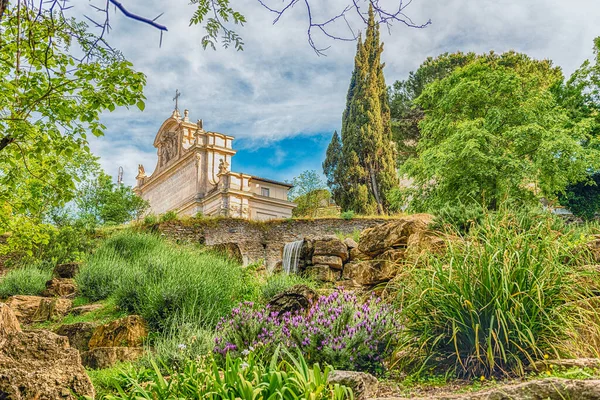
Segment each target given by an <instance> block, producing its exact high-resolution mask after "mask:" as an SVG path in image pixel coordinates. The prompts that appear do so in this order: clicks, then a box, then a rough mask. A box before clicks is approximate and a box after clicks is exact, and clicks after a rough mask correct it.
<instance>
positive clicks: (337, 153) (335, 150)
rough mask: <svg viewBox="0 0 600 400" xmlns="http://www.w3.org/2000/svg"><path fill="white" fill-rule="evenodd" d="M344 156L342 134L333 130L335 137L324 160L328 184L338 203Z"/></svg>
mask: <svg viewBox="0 0 600 400" xmlns="http://www.w3.org/2000/svg"><path fill="white" fill-rule="evenodd" d="M341 158H342V142H341V140H340V135H338V133H337V131H335V132H333V137H332V138H331V142H330V143H329V146H327V153H326V155H325V161H323V173H324V174H325V177H326V178H327V186H328V187H329V190H331V195H332V196H333V199H334V201H335V202H336V203H338V204H339V203H340V198H341V197H340V196H341V194H342V193H341V188H340V184H339V183H338V182H341V180H342V179H343V177H340V176H339V174H340V171H341V168H339V165H340V162H341V161H340V160H341Z"/></svg>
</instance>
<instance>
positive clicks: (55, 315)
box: [31, 297, 73, 322]
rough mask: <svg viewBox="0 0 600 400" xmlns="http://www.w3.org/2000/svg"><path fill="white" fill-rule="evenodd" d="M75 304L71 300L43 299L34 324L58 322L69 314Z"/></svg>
mask: <svg viewBox="0 0 600 400" xmlns="http://www.w3.org/2000/svg"><path fill="white" fill-rule="evenodd" d="M72 304H73V303H72V302H71V300H69V299H61V298H47V297H42V300H40V305H39V306H38V309H37V310H36V312H35V314H33V317H31V321H32V322H45V321H56V320H59V319H61V318H62V317H64V316H65V315H67V314H68V313H69V310H70V309H71V305H72Z"/></svg>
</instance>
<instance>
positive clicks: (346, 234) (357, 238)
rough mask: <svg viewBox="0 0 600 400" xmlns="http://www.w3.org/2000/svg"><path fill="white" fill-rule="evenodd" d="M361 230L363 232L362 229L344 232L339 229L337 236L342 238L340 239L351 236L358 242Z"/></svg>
mask: <svg viewBox="0 0 600 400" xmlns="http://www.w3.org/2000/svg"><path fill="white" fill-rule="evenodd" d="M360 232H361V231H360V229H354V230H353V231H352V232H351V233H343V232H339V231H337V232H336V233H335V236H337V237H338V239H340V240H344V239H346V238H350V239H352V240H354V241H355V242H356V243H358V242H359V240H360Z"/></svg>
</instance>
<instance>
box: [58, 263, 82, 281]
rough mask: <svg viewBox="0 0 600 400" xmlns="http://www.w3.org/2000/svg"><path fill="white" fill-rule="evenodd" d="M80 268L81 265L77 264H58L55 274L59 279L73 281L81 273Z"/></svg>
mask: <svg viewBox="0 0 600 400" xmlns="http://www.w3.org/2000/svg"><path fill="white" fill-rule="evenodd" d="M80 266H81V263H76V262H72V263H66V264H58V265H57V266H56V267H54V272H53V274H54V276H56V277H57V278H65V279H72V278H75V275H77V273H78V272H79V267H80Z"/></svg>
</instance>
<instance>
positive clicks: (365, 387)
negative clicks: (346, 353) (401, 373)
mask: <svg viewBox="0 0 600 400" xmlns="http://www.w3.org/2000/svg"><path fill="white" fill-rule="evenodd" d="M327 383H329V384H332V385H335V384H339V385H344V386H346V387H349V388H350V389H352V392H354V399H355V400H367V399H369V398H370V397H372V396H374V395H375V394H376V393H377V389H378V387H379V381H377V378H375V377H374V376H373V375H371V374H368V373H366V372H355V371H333V372H332V373H331V374H329V377H328V378H327Z"/></svg>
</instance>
